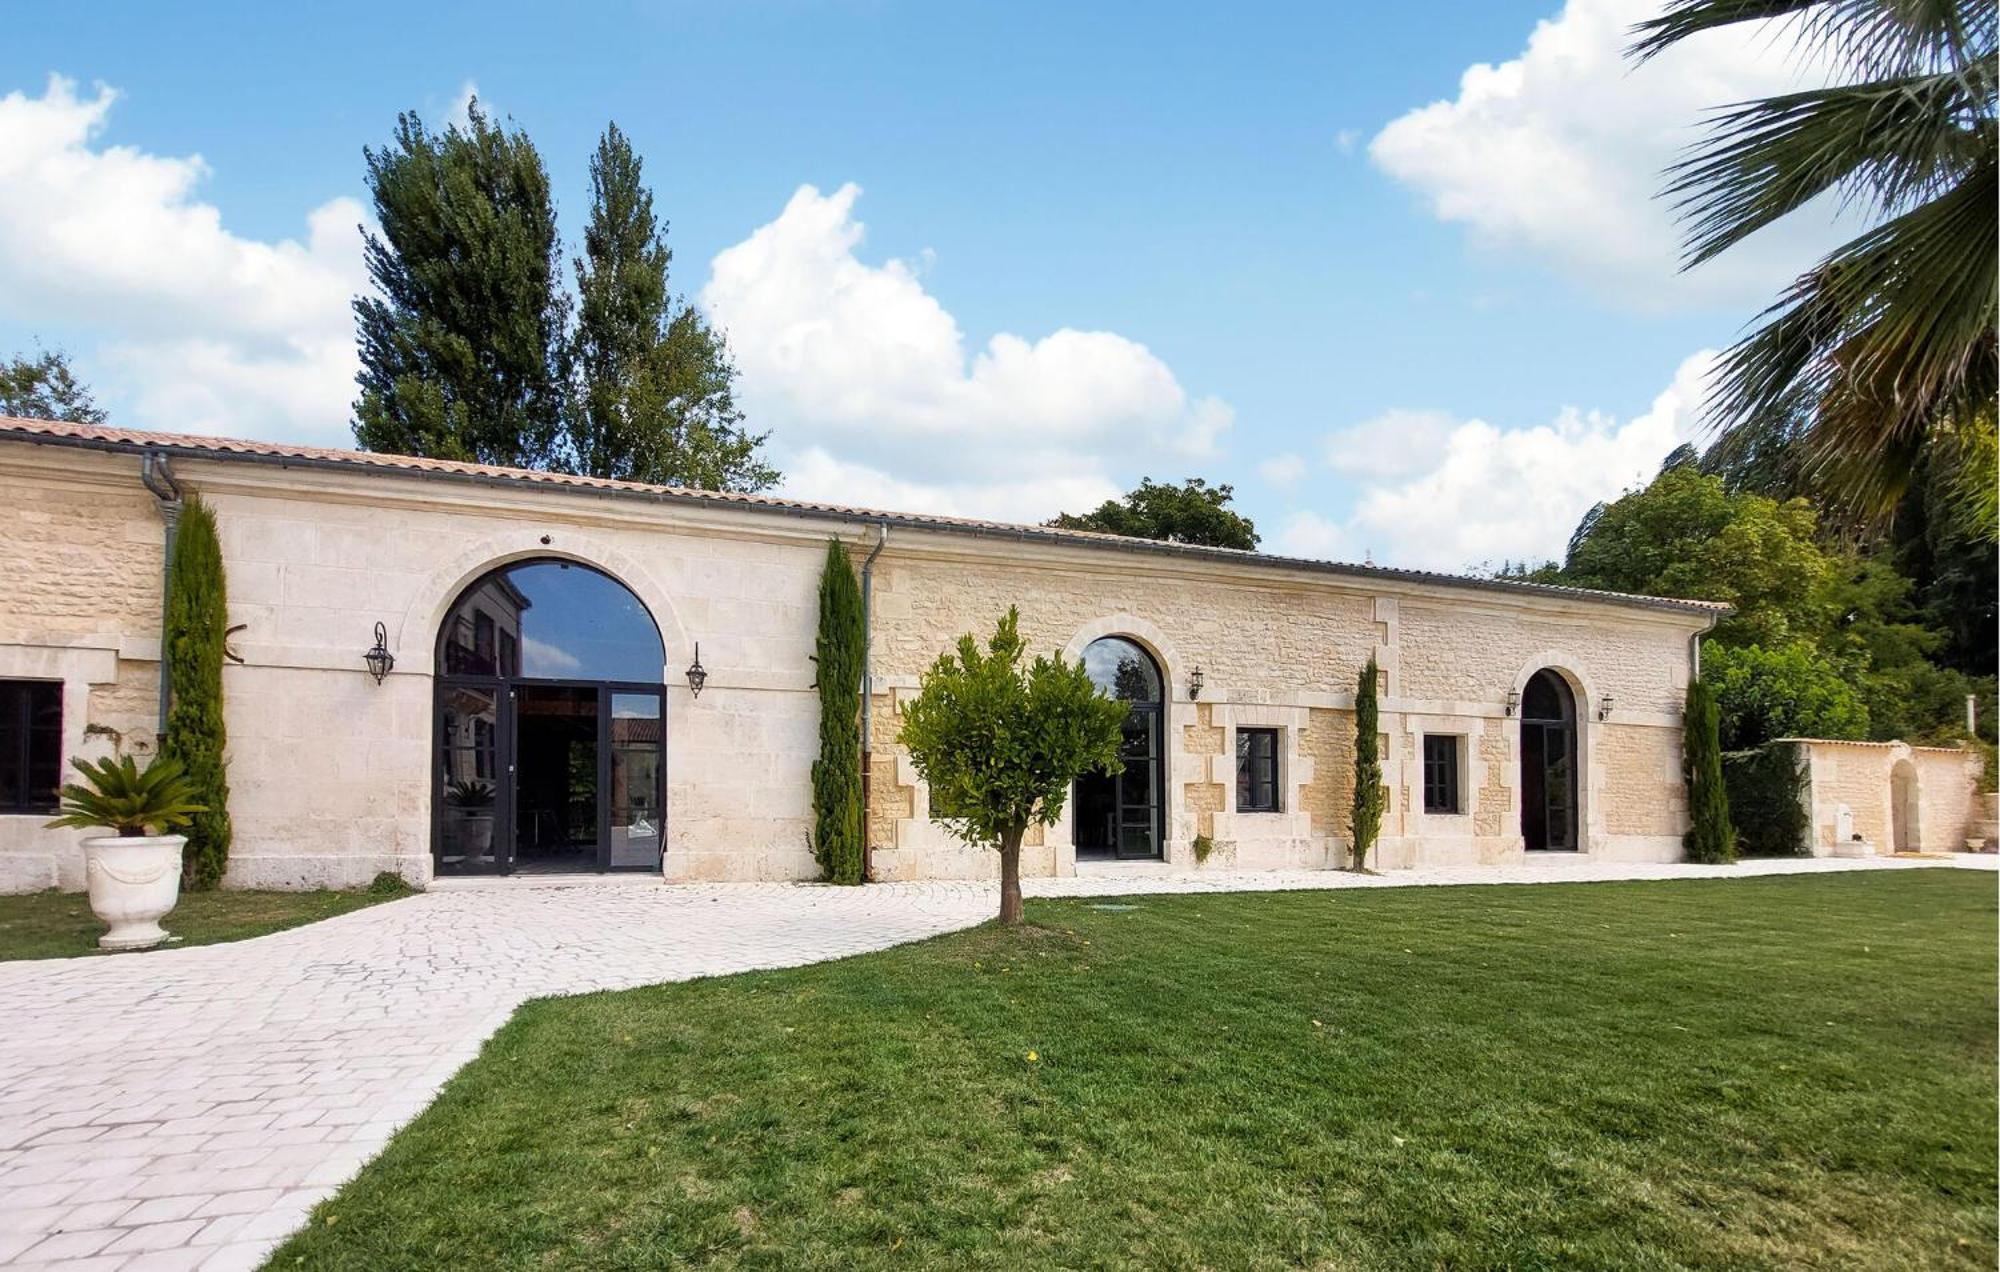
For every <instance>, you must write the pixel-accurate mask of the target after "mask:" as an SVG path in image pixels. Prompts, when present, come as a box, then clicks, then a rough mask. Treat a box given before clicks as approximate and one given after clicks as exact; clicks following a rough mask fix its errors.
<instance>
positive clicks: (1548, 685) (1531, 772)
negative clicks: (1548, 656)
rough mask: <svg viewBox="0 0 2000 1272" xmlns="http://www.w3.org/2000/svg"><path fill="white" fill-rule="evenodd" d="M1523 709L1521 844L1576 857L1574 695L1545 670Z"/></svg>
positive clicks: (1537, 675) (1538, 674)
mask: <svg viewBox="0 0 2000 1272" xmlns="http://www.w3.org/2000/svg"><path fill="white" fill-rule="evenodd" d="M1521 707H1522V710H1521V717H1522V718H1521V842H1522V844H1523V846H1524V847H1526V849H1527V850H1528V851H1529V852H1575V851H1576V848H1577V833H1576V832H1577V816H1576V809H1577V801H1576V698H1575V695H1573V694H1572V693H1571V692H1570V690H1569V686H1568V685H1567V684H1566V683H1564V681H1563V680H1562V678H1561V677H1559V676H1557V675H1556V674H1555V673H1554V672H1552V671H1548V670H1546V669H1545V670H1542V671H1538V672H1536V673H1535V674H1534V676H1533V677H1532V678H1531V679H1530V680H1529V681H1528V688H1527V692H1526V693H1524V694H1523V695H1522V699H1521Z"/></svg>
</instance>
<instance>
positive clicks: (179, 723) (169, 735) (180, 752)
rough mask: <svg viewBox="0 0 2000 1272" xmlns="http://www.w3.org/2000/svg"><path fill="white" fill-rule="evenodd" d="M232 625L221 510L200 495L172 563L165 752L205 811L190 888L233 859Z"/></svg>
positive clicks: (194, 837)
mask: <svg viewBox="0 0 2000 1272" xmlns="http://www.w3.org/2000/svg"><path fill="white" fill-rule="evenodd" d="M228 631H229V593H228V588H227V585H226V583H225V582H224V579H223V572H222V542H221V540H220V539H219V538H218V537H217V535H216V532H215V513H214V512H213V511H212V510H210V508H209V506H208V505H207V504H206V503H204V502H202V500H201V499H200V497H199V496H193V497H190V498H189V499H188V501H187V503H186V505H185V506H184V507H183V508H182V509H181V515H180V529H179V531H178V532H177V534H176V536H175V539H174V555H173V560H172V561H171V562H169V563H168V567H167V622H166V632H165V634H164V641H165V644H164V646H163V647H162V650H161V656H162V657H164V658H165V659H166V660H167V690H168V703H169V706H168V711H167V731H166V734H165V736H163V737H162V738H161V739H160V754H161V755H163V756H166V757H169V758H171V759H173V760H176V761H178V762H179V763H180V765H181V767H182V768H183V769H185V770H186V772H187V780H188V783H189V785H190V786H191V787H192V789H193V792H194V795H193V798H194V801H195V802H196V803H197V804H200V805H201V807H202V811H201V812H200V813H197V814H196V815H195V816H194V818H193V820H192V821H190V822H189V823H188V829H187V836H188V843H187V850H186V851H185V852H183V853H182V854H181V874H182V883H183V885H184V886H186V887H188V888H190V889H194V890H197V891H199V890H203V889H207V888H213V887H214V886H215V885H216V884H217V883H220V882H221V881H222V872H223V870H224V869H225V868H226V867H227V866H228V865H229V841H230V835H231V831H230V824H229V769H228V760H227V758H226V757H225V755H224V752H225V750H226V749H227V747H228V744H229V737H228V732H227V730H226V729H225V727H224V725H223V720H222V657H223V655H222V642H223V639H224V637H225V636H226V635H227V633H228Z"/></svg>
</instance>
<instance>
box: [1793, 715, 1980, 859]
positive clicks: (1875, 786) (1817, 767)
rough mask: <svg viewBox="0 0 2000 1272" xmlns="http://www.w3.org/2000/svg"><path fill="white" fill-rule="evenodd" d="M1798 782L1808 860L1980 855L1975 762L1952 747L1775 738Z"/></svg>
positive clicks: (1972, 756)
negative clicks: (1794, 761)
mask: <svg viewBox="0 0 2000 1272" xmlns="http://www.w3.org/2000/svg"><path fill="white" fill-rule="evenodd" d="M1773 745H1775V746H1786V747H1790V748H1792V749H1793V751H1794V753H1795V754H1796V755H1797V757H1798V763H1799V766H1800V769H1801V772H1802V773H1803V775H1804V777H1805V789H1804V792H1803V795H1802V799H1803V801H1804V803H1805V805H1806V812H1807V816H1806V838H1807V843H1806V845H1805V847H1806V850H1807V851H1808V852H1810V853H1811V854H1812V855H1813V856H1815V857H1872V856H1876V855H1878V854H1882V853H1896V852H1965V851H1967V850H1974V851H1978V850H1983V849H1984V847H1985V843H1986V841H1987V840H1988V839H1989V838H1991V832H1990V831H1988V830H1986V829H1984V828H1983V822H1984V821H1986V820H1987V819H1986V818H1984V817H1983V816H1982V815H1981V810H1980V806H1981V802H1982V801H1981V800H1980V797H1979V771H1980V760H1979V756H1978V754H1977V753H1976V752H1973V751H1969V750H1965V749H1962V748H1960V747H1940V746H1911V745H1910V744H1909V743H1907V742H1850V741H1836V740H1833V739H1829V738H1779V739H1778V740H1777V741H1776V742H1775V743H1773Z"/></svg>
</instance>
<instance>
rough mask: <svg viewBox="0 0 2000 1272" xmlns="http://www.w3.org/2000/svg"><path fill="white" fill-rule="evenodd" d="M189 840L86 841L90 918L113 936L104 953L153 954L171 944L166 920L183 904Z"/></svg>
mask: <svg viewBox="0 0 2000 1272" xmlns="http://www.w3.org/2000/svg"><path fill="white" fill-rule="evenodd" d="M186 846H187V836H186V835H106V836H103V837H101V838H94V839H86V840H84V841H83V865H84V876H85V879H86V881H87V883H88V885H89V888H90V912H91V913H92V914H95V915H96V916H97V917H98V919H100V920H101V921H102V922H104V923H105V924H106V925H107V926H109V928H110V929H111V930H110V931H108V932H106V933H105V934H104V935H103V936H100V937H98V938H97V944H98V947H99V948H100V949H107V950H143V949H150V948H151V947H153V946H155V945H158V944H159V943H160V942H162V941H164V940H166V939H167V930H166V929H165V928H163V927H161V926H160V920H161V919H163V918H165V917H166V916H167V914H168V913H169V912H170V911H172V910H173V908H174V906H175V905H177V904H179V902H180V899H181V849H183V848H185V847H186Z"/></svg>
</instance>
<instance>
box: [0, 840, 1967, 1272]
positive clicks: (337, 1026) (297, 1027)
mask: <svg viewBox="0 0 2000 1272" xmlns="http://www.w3.org/2000/svg"><path fill="white" fill-rule="evenodd" d="M1946 864H1957V865H1962V866H1974V867H1978V868H1985V869H1992V868H1994V866H1995V865H1996V864H2000V862H1996V861H1995V859H1993V858H1972V857H1961V858H1958V859H1957V860H1956V861H1955V862H1916V861H1784V862H1756V863H1747V864H1745V865H1742V866H1737V867H1729V868H1723V869H1717V868H1713V867H1691V866H1643V865H1641V866H1610V865H1589V864H1572V865H1530V866H1520V867H1506V868H1497V869H1496V868H1483V869H1467V870H1411V871H1398V872H1396V873H1394V874H1389V875H1382V876H1375V877H1365V876H1355V875H1351V874H1344V873H1338V872H1310V873H1309V872H1282V873H1271V874H1248V873H1244V874H1237V873H1225V872H1209V873H1197V874H1165V873H1148V872H1145V871H1144V870H1143V869H1141V870H1138V871H1132V870H1126V871H1119V872H1116V873H1114V872H1111V871H1103V872H1100V873H1094V874H1087V875H1082V876H1078V877H1075V878H1066V879H1044V880H1033V881H1030V883H1029V885H1028V891H1029V893H1030V894H1031V895H1038V896H1089V895H1120V894H1132V893H1147V894H1156V893H1174V892H1226V891H1272V890H1281V889H1293V888H1329V887H1407V886H1411V885H1422V884H1469V883H1522V882H1559V881H1580V880H1600V879H1668V878H1686V877H1700V878H1712V877H1715V876H1716V875H1718V874H1721V875H1732V876H1741V875H1751V874H1774V873H1804V872H1818V871H1825V870H1840V869H1911V868H1920V867H1924V866H1933V865H1946ZM993 908H994V885H993V884H992V883H990V882H985V883H924V884H881V885H875V886H871V887H867V888H852V889H849V888H824V887H814V886H809V885H787V884H737V885H718V886H682V887H668V886H660V885H640V886H634V885H632V884H619V885H607V886H549V885H546V884H538V883H536V882H534V881H531V880H508V881H505V882H504V883H502V884H499V885H496V886H490V887H484V888H476V889H452V890H442V889H441V890H438V891H433V892H430V893H427V894H425V895H422V896H418V897H413V898H410V899H408V900H405V901H397V902H393V903H391V904H388V905H383V906H377V907H374V908H372V909H367V910H362V911H358V912H356V913H353V914H348V915H343V916H341V917H339V918H335V919H330V920H327V921H325V922H322V923H315V924H312V925H310V926H307V927H302V928H296V929H293V930H291V931H287V932H280V933H276V934H274V935H271V936H265V937H260V938H257V939H255V940H251V941H244V942H239V943H236V944H230V945H212V946H203V947H199V948H195V949H186V950H164V951H155V952H152V953H148V954H144V955H125V956H119V957H106V958H90V959H68V960H46V961H38V962H12V963H0V1266H7V1267H10V1268H38V1269H42V1268H65V1269H72V1268H73V1269H92V1270H93V1272H112V1270H114V1269H118V1270H122V1272H150V1270H152V1269H163V1270H171V1269H184V1268H201V1269H225V1268H249V1267H254V1266H256V1265H257V1264H258V1263H259V1262H261V1261H262V1259H263V1258H264V1256H265V1255H266V1254H267V1253H268V1252H269V1251H270V1249H271V1248H272V1247H273V1246H274V1245H275V1244H276V1243H277V1242H278V1241H280V1240H281V1239H283V1237H284V1236H285V1235H287V1234H288V1233H290V1232H291V1231H292V1230H293V1229H294V1228H296V1227H297V1226H298V1225H299V1224H300V1222H302V1221H303V1219H304V1218H305V1215H306V1212H307V1211H308V1210H309V1209H310V1208H311V1207H312V1206H313V1204H314V1203H316V1202H318V1201H319V1200H320V1199H322V1198H323V1197H326V1196H328V1195H329V1194H331V1193H332V1192H333V1190H334V1189H335V1188H336V1187H338V1186H339V1185H340V1184H341V1183H342V1182H343V1181H344V1180H346V1179H347V1178H348V1177H349V1176H351V1175H352V1174H353V1173H354V1172H355V1170H356V1169H358V1168H359V1167H360V1165H361V1164H362V1163H363V1162H364V1161H366V1160H367V1159H368V1158H369V1157H371V1156H373V1155H374V1154H375V1153H376V1152H378V1151H379V1150H380V1149H381V1148H382V1146H383V1145H384V1144H386V1143H387V1142H388V1140H389V1137H390V1136H391V1135H393V1134H394V1133H395V1131H396V1129H397V1128H398V1127H400V1126H402V1125H403V1124H404V1123H405V1122H407V1121H409V1120H410V1119H411V1118H412V1117H414V1116H416V1114H417V1113H418V1112H419V1111H420V1110H421V1109H422V1108H423V1107H424V1105H426V1104H427V1103H429V1101H430V1099H431V1097H432V1096H433V1095H434V1094H435V1093H436V1092H437V1089H438V1088H439V1086H441V1085H442V1084H443V1083H444V1081H445V1080H446V1079H447V1078H448V1077H450V1075H451V1074H452V1073H453V1072H455V1071H456V1070H457V1069H458V1068H459V1067H460V1066H461V1065H463V1064H464V1063H465V1062H466V1061H468V1060H470V1059H471V1058H472V1057H473V1055H474V1054H475V1053H476V1052H477V1051H478V1049H479V1047H480V1044H481V1043H482V1042H483V1041H484V1040H485V1039H486V1038H487V1037H488V1036H489V1035H490V1034H491V1033H492V1032H493V1031H494V1030H495V1029H496V1028H498V1027H499V1026H500V1024H501V1023H502V1022H503V1021H504V1020H505V1019H506V1018H507V1016H508V1015H509V1014H510V1013H511V1012H512V1011H513V1010H514V1008H515V1007H516V1006H518V1005H519V1004H520V1003H522V1002H523V1001H525V1000H526V999H529V998H532V997H536V996H540V995H546V994H565V993H580V992H586V991H590V990H599V989H624V988H629V987H632V986H635V985H644V984H651V983H656V982H661V981H673V980H685V979H690V978H693V977H697V976H709V975H716V974H722V973H728V972H738V971H746V970H750V969H753V968H768V967H789V966H796V965H799V964H803V963H811V962H816V961H819V960H822V959H829V958H838V957H841V956H844V955H849V954H858V953H862V952H865V951H868V950H874V949H881V948H883V947H886V946H890V945H895V944H899V943H901V942H905V941H913V940H919V939H922V938H924V937H928V936H934V935H937V934H939V933H942V932H948V931H952V930H955V929H958V928H962V927H967V926H969V925H971V924H974V923H977V922H980V921H981V920H983V919H985V918H987V917H989V916H990V915H991V914H992V912H993ZM168 924H169V926H171V925H172V920H171V919H169V920H168Z"/></svg>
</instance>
